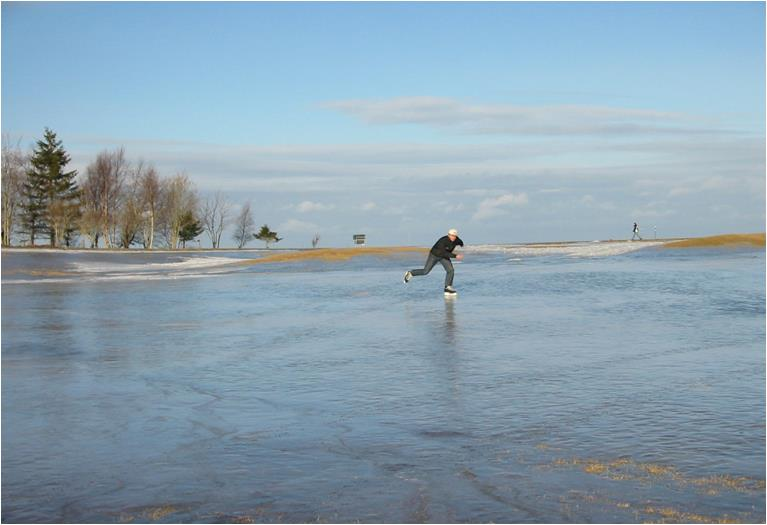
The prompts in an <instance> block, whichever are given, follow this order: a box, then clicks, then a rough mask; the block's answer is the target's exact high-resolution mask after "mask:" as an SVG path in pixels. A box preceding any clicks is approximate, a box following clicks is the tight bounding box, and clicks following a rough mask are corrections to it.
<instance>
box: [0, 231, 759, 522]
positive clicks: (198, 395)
mask: <svg viewBox="0 0 767 525" xmlns="http://www.w3.org/2000/svg"><path fill="white" fill-rule="evenodd" d="M599 244H601V243H599ZM605 244H607V243H605ZM625 245H630V246H631V248H632V250H633V248H634V247H635V246H640V245H641V246H642V247H645V248H646V249H642V250H638V251H628V252H624V251H621V250H622V249H623V247H626V248H628V246H625ZM467 248H469V249H467V250H466V252H467V256H466V259H465V260H464V262H462V263H460V264H457V265H456V279H455V286H456V288H457V289H458V291H459V295H458V297H457V298H452V299H446V298H444V297H443V294H442V282H443V277H444V271H443V270H442V269H441V268H440V267H439V266H438V267H437V268H435V269H434V270H433V271H432V273H431V274H430V275H428V276H425V277H416V278H414V279H413V280H412V281H411V282H410V283H409V284H407V285H404V284H403V283H402V274H403V273H404V271H405V270H406V269H409V268H414V267H417V266H420V265H421V264H423V257H422V256H421V255H418V254H415V255H414V254H397V255H394V256H392V257H385V258H380V257H359V258H355V259H352V260H350V261H347V262H333V263H327V262H322V261H304V262H294V263H290V264H287V263H281V264H255V265H249V264H234V263H236V262H237V263H239V262H241V261H242V259H244V258H248V257H253V256H254V254H253V253H249V254H248V253H237V252H231V253H223V254H220V255H218V254H217V255H212V254H210V253H208V254H205V253H201V254H195V255H187V254H178V253H175V254H173V253H169V254H131V255H127V254H99V253H97V254H93V253H64V254H62V253H61V252H50V253H27V252H3V260H2V270H3V279H2V283H3V286H2V430H3V432H2V489H3V490H2V519H3V521H4V522H57V521H66V522H93V521H96V522H128V521H136V522H146V521H157V520H159V521H164V522H178V521H184V522H188V521H194V522H232V521H240V522H248V521H254V522H259V521H260V522H310V521H325V522H353V521H362V522H400V523H401V522H467V521H469V522H489V521H495V522H519V521H525V522H572V521H577V522H585V521H598V522H599V521H601V522H605V521H611V522H646V521H682V522H686V521H706V520H711V521H714V520H731V521H733V520H737V521H741V522H764V519H765V503H764V502H765V485H764V479H765V476H764V472H765V404H764V390H765V355H764V347H765V308H764V306H765V278H764V267H765V257H764V252H763V251H761V250H748V249H742V250H665V249H657V248H654V247H649V248H647V244H646V243H634V244H631V243H623V244H622V247H621V250H618V251H616V250H615V249H616V248H617V246H612V247H605V249H604V250H603V249H601V248H603V247H600V246H595V245H592V243H582V244H581V245H580V247H573V246H571V247H568V248H567V250H566V251H559V252H557V251H548V252H540V248H533V249H532V250H536V251H535V252H531V251H529V250H528V251H524V250H522V251H520V250H518V249H517V248H514V247H492V246H490V247H474V248H472V247H467ZM578 250H580V251H578ZM531 253H535V255H531ZM257 255H260V254H257ZM218 258H221V260H220V262H219V261H217V260H215V259H218ZM85 269H87V271H83V270H85Z"/></svg>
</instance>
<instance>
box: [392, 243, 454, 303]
mask: <svg viewBox="0 0 767 525" xmlns="http://www.w3.org/2000/svg"><path fill="white" fill-rule="evenodd" d="M456 246H463V241H462V240H461V239H460V238H459V237H458V230H454V229H451V230H450V231H448V232H447V235H445V236H444V237H441V238H440V239H439V240H438V241H437V242H436V243H434V246H432V247H431V250H430V251H429V257H427V258H426V263H425V264H424V265H423V268H418V269H415V270H410V271H408V272H405V283H407V282H409V281H410V279H412V278H413V276H416V275H426V274H428V273H429V272H430V271H431V269H432V268H434V265H435V264H437V263H440V264H442V266H443V267H444V268H445V271H446V272H447V275H445V293H446V294H454V293H456V291H455V288H453V274H454V273H455V271H454V270H453V263H452V262H450V259H456V260H458V261H460V260H461V259H463V255H462V254H460V253H459V254H455V253H453V250H454V249H455V247H456Z"/></svg>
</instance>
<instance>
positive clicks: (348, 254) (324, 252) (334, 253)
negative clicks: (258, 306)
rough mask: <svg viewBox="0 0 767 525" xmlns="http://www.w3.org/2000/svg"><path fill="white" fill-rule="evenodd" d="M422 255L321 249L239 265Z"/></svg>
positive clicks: (403, 249)
mask: <svg viewBox="0 0 767 525" xmlns="http://www.w3.org/2000/svg"><path fill="white" fill-rule="evenodd" d="M408 252H411V253H423V254H425V253H426V252H427V249H426V248H417V247H410V246H407V247H390V248H367V247H360V248H321V249H317V250H302V251H299V252H286V253H275V254H274V255H267V256H265V257H260V258H258V259H247V260H245V261H243V262H242V263H241V264H244V265H251V264H265V263H282V262H297V261H309V260H319V261H325V262H337V261H348V260H349V259H351V258H353V257H361V256H364V255H374V256H379V257H392V256H396V255H401V254H403V253H408Z"/></svg>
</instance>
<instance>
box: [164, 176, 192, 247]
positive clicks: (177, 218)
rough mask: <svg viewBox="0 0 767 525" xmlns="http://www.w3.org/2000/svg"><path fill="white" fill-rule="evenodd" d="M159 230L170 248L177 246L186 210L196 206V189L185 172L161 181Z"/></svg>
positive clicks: (188, 210)
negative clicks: (161, 201)
mask: <svg viewBox="0 0 767 525" xmlns="http://www.w3.org/2000/svg"><path fill="white" fill-rule="evenodd" d="M162 186H163V191H162V195H163V203H162V206H161V221H160V222H161V225H160V230H161V233H162V235H163V237H165V242H166V243H167V245H168V247H169V248H171V249H172V250H175V249H177V248H178V244H179V241H180V240H181V237H180V234H181V229H182V228H183V227H184V218H185V215H186V213H187V212H190V211H191V212H192V213H194V211H195V210H196V209H197V207H198V197H197V191H196V190H195V189H194V185H193V184H192V182H191V181H190V180H189V177H188V176H187V175H186V174H183V173H179V174H177V175H175V176H173V177H171V178H170V179H168V180H165V181H163V184H162Z"/></svg>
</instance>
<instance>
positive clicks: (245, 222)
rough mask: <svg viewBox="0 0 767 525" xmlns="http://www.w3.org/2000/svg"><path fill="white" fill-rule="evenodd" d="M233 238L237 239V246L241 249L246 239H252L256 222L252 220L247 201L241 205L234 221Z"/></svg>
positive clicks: (246, 241)
mask: <svg viewBox="0 0 767 525" xmlns="http://www.w3.org/2000/svg"><path fill="white" fill-rule="evenodd" d="M234 225H235V229H234V236H233V237H234V240H235V241H237V248H238V249H241V248H242V247H243V246H245V245H246V244H247V243H248V241H251V240H252V239H253V235H254V233H255V225H256V223H255V222H254V221H253V213H252V212H251V211H250V203H249V202H248V203H247V204H245V206H243V207H242V210H241V211H240V214H239V215H238V216H237V218H236V219H235V221H234Z"/></svg>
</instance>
